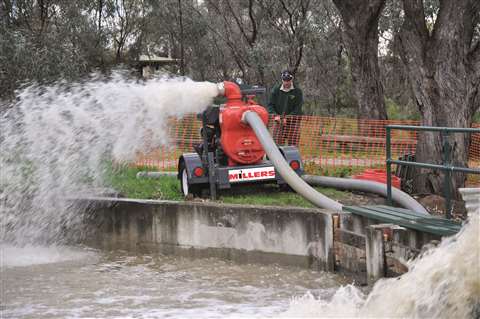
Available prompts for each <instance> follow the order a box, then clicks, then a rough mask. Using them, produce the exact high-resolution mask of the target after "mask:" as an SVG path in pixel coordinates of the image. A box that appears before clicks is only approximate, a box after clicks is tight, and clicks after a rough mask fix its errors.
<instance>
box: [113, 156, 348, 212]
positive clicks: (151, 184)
mask: <svg viewBox="0 0 480 319" xmlns="http://www.w3.org/2000/svg"><path fill="white" fill-rule="evenodd" d="M144 170H145V169H144V168H136V167H128V166H112V165H109V166H108V167H107V176H106V181H107V183H108V184H109V185H108V186H109V187H112V188H113V189H115V190H116V191H118V192H120V193H121V194H122V195H123V196H124V197H128V198H140V199H159V200H176V201H183V200H184V197H183V194H182V193H181V191H180V182H179V181H178V180H177V178H176V177H172V176H165V177H161V178H158V179H149V178H139V179H137V177H136V175H137V173H138V172H140V171H144ZM316 189H317V190H318V191H319V192H321V193H322V194H324V195H325V196H328V197H330V198H332V199H336V200H341V199H343V198H346V197H348V194H349V193H348V192H342V191H338V190H335V189H332V188H321V187H317V188H316ZM217 202H221V203H228V204H243V205H246V204H247V205H267V206H297V207H314V206H313V205H312V204H310V203H309V202H308V201H306V200H305V199H304V198H303V197H302V196H300V195H298V194H297V193H295V192H293V191H286V190H281V189H280V188H279V187H278V186H276V185H259V184H257V185H235V186H234V187H232V189H230V190H223V191H220V192H219V194H218V200H217Z"/></svg>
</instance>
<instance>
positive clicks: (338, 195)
mask: <svg viewBox="0 0 480 319" xmlns="http://www.w3.org/2000/svg"><path fill="white" fill-rule="evenodd" d="M244 187H245V189H241V188H242V186H241V185H237V186H236V187H235V188H232V189H231V190H229V191H224V192H223V194H220V198H219V200H218V201H220V202H222V203H227V204H242V205H266V206H296V207H315V206H314V205H312V204H311V203H310V202H308V201H307V200H305V199H304V198H303V197H302V196H300V195H298V194H297V193H295V192H293V191H282V190H280V189H279V187H278V186H275V185H255V186H252V185H248V186H244ZM315 189H316V190H318V191H319V192H320V193H322V194H323V195H325V196H328V197H330V198H332V199H335V200H341V199H343V198H346V197H347V196H348V193H347V192H342V191H337V190H335V189H333V188H323V187H315Z"/></svg>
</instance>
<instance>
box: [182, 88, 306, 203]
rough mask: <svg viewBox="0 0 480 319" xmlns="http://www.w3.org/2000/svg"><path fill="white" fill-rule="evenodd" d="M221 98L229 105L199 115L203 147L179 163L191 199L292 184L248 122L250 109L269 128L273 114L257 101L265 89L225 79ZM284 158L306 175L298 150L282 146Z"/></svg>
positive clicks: (196, 147)
mask: <svg viewBox="0 0 480 319" xmlns="http://www.w3.org/2000/svg"><path fill="white" fill-rule="evenodd" d="M218 90H219V95H220V96H225V97H226V98H227V101H226V103H225V104H222V105H221V106H220V107H215V106H211V107H208V108H207V109H206V110H205V111H204V112H203V113H201V114H200V115H199V116H200V117H201V119H202V129H201V134H200V135H201V137H202V143H201V144H199V145H196V146H195V147H194V148H195V152H193V153H185V154H183V155H181V156H180V158H179V160H178V178H179V180H180V184H181V189H182V192H183V194H184V195H185V196H187V195H189V194H192V195H194V196H200V197H206V196H207V195H208V194H209V195H210V198H212V199H215V198H216V196H217V191H218V190H221V189H229V188H231V187H232V185H233V184H242V185H248V184H251V183H276V184H278V185H280V186H282V185H285V186H286V182H285V181H284V180H283V179H282V177H281V176H280V174H279V172H278V171H277V169H276V168H275V167H274V165H273V164H272V162H271V161H270V160H269V159H268V158H266V156H265V151H264V149H263V147H262V145H261V143H260V141H259V140H258V138H257V136H256V135H255V133H254V131H253V130H252V128H251V127H250V126H249V124H248V123H246V121H245V120H244V118H243V117H244V116H243V115H244V113H245V112H247V111H253V112H256V113H257V114H258V115H259V117H260V118H261V120H262V121H263V123H264V124H265V125H267V124H268V112H267V111H266V109H265V108H264V107H263V106H261V105H258V104H257V102H255V101H254V97H255V96H256V95H258V94H262V93H265V89H264V88H258V87H253V88H247V89H242V90H241V89H240V87H239V86H238V85H237V84H235V83H233V82H228V81H225V82H223V83H219V84H218ZM278 148H279V150H280V152H281V154H282V155H283V157H284V158H285V160H286V161H287V163H288V164H289V165H290V167H291V168H292V169H293V170H294V171H295V173H297V174H298V175H302V174H303V166H302V161H301V158H300V153H299V151H298V149H297V148H296V147H294V146H279V147H278Z"/></svg>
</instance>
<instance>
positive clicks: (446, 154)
mask: <svg viewBox="0 0 480 319" xmlns="http://www.w3.org/2000/svg"><path fill="white" fill-rule="evenodd" d="M385 128H386V139H387V140H386V157H387V160H386V162H387V201H388V204H389V205H392V175H391V174H392V164H397V165H406V166H416V167H422V168H431V169H440V170H443V171H445V176H444V182H443V192H444V196H445V199H446V217H447V218H451V210H452V200H451V197H452V190H451V187H450V179H451V174H452V172H462V173H467V174H480V169H477V168H467V167H458V166H452V165H451V146H450V143H449V142H448V138H447V137H448V135H449V134H450V133H480V129H478V128H452V127H434V126H407V125H387V126H385ZM392 130H405V131H429V132H440V134H441V137H442V143H443V146H442V165H437V164H429V163H419V162H408V161H402V160H394V159H392V154H391V132H392Z"/></svg>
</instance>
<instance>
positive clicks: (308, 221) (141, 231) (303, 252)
mask: <svg viewBox="0 0 480 319" xmlns="http://www.w3.org/2000/svg"><path fill="white" fill-rule="evenodd" d="M77 203H79V204H80V205H82V206H84V207H85V209H86V210H87V212H88V214H87V216H88V217H87V220H86V222H87V223H88V226H89V227H88V229H89V235H88V236H87V238H86V240H85V244H87V245H89V246H93V247H96V248H101V249H126V250H132V251H142V252H143V251H144V252H154V253H155V252H159V253H165V254H177V255H185V256H193V257H220V258H225V259H229V260H233V261H236V262H259V263H279V264H286V265H296V266H301V267H307V268H312V269H318V270H326V271H333V270H334V249H333V218H334V215H335V214H334V213H331V212H329V211H326V210H322V209H305V208H292V207H288V208H282V207H266V206H260V207H259V206H245V205H226V204H221V205H220V204H216V203H211V202H173V201H154V200H135V199H122V198H120V199H119V198H88V199H83V200H80V201H77Z"/></svg>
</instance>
